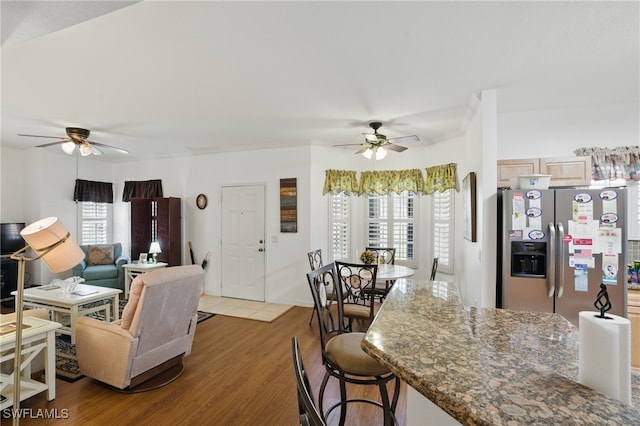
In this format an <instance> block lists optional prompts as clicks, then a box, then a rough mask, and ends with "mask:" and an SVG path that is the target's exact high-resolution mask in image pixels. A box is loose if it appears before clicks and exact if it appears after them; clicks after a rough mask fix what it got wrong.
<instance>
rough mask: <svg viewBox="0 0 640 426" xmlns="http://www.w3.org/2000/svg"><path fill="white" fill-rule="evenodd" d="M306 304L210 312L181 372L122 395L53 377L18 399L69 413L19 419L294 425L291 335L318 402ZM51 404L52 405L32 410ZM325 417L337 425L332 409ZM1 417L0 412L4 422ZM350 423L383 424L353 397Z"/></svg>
mask: <svg viewBox="0 0 640 426" xmlns="http://www.w3.org/2000/svg"><path fill="white" fill-rule="evenodd" d="M310 315H311V308H303V307H294V308H293V309H290V310H289V311H288V312H286V313H285V314H284V315H282V316H280V317H279V318H278V319H276V320H275V321H274V322H272V323H266V322H260V321H252V320H246V319H240V318H232V317H226V316H221V315H218V316H215V317H214V318H211V319H208V320H206V321H204V322H202V323H200V324H198V327H197V329H196V336H195V339H194V344H193V350H192V353H191V355H190V356H188V357H186V358H185V371H184V373H183V374H182V376H181V377H180V378H178V379H177V380H176V381H174V382H173V383H171V384H169V385H167V386H164V387H162V388H160V389H156V390H153V391H149V392H144V393H137V394H123V393H119V392H115V391H113V390H110V389H109V388H107V387H106V386H104V385H102V384H100V383H98V382H96V381H93V380H92V379H89V378H83V379H81V380H78V381H77V382H75V383H68V382H64V381H62V380H57V381H56V385H57V389H56V398H55V399H54V400H53V401H51V402H48V401H47V400H46V397H45V394H44V393H41V394H39V395H37V396H34V397H32V398H30V399H28V400H26V401H23V402H22V405H21V408H31V409H32V411H31V412H32V414H33V415H35V414H38V413H41V414H42V416H41V417H45V414H47V413H49V414H50V413H52V412H53V413H54V414H57V415H58V416H65V413H68V419H66V420H60V419H46V418H37V419H29V418H25V419H22V420H21V422H20V423H21V424H23V425H27V424H37V425H49V424H54V423H57V422H62V423H63V424H67V425H76V424H77V425H106V424H109V425H129V424H136V425H158V426H160V425H166V424H171V425H203V424H207V425H249V424H250V425H296V424H299V422H298V414H297V413H298V408H297V399H296V393H295V392H296V391H295V382H294V378H293V366H292V364H291V337H292V336H294V335H295V336H297V337H298V340H299V342H300V349H301V352H302V356H303V359H304V363H305V366H306V368H307V370H308V374H309V380H310V382H311V386H312V388H313V390H314V398H315V399H316V401H317V397H318V389H319V387H320V383H321V381H322V377H323V376H324V372H325V369H324V366H323V365H322V364H321V362H320V344H319V343H318V339H319V334H318V330H317V324H316V322H315V320H314V323H313V326H312V327H309V325H308V323H309V317H310ZM405 392H406V387H405V385H404V384H403V385H402V389H401V393H400V401H399V403H398V409H397V413H396V414H397V417H398V419H399V422H400V425H404V424H405V406H406V393H405ZM347 393H348V395H349V396H358V397H365V398H371V399H377V400H379V393H378V390H377V388H376V387H373V386H366V387H365V386H351V385H350V386H348V388H347ZM338 399H339V393H338V386H337V383H336V381H335V380H334V379H331V380H330V381H329V386H328V387H327V393H326V395H325V401H326V402H325V407H328V406H330V405H331V403H332V402H334V401H337V400H338ZM38 409H48V410H51V409H57V411H47V412H44V411H38ZM335 414H336V415H333V414H332V416H331V417H330V418H329V419H328V420H329V424H337V413H335ZM4 422H5V419H4V418H3V424H4ZM347 424H348V425H376V424H382V414H381V411H380V409H379V408H377V407H373V406H370V405H367V404H351V406H350V407H349V411H348V416H347Z"/></svg>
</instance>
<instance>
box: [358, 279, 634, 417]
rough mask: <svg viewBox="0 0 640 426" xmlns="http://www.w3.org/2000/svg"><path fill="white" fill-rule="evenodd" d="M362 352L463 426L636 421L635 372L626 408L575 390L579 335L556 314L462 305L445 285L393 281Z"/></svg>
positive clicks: (580, 388) (587, 391) (577, 387)
mask: <svg viewBox="0 0 640 426" xmlns="http://www.w3.org/2000/svg"><path fill="white" fill-rule="evenodd" d="M362 348H363V349H364V351H365V352H367V353H368V354H370V355H371V356H372V357H374V358H375V359H377V360H379V361H380V362H381V363H383V364H385V365H387V366H388V367H389V368H390V369H391V370H392V371H393V372H394V373H395V374H396V375H397V376H399V377H400V378H401V379H402V380H404V381H405V382H406V383H407V384H408V385H409V386H411V387H412V388H413V389H415V390H416V391H417V392H419V393H420V394H421V395H423V396H424V397H425V398H426V399H424V403H425V404H431V403H433V404H435V405H436V406H437V407H439V409H441V410H443V411H444V412H446V413H448V414H449V415H450V416H451V417H453V419H455V420H456V421H457V422H459V423H462V424H469V425H471V424H473V425H476V424H479V425H507V424H508V425H517V424H527V425H530V424H554V425H571V424H580V425H584V424H598V425H601V424H612V425H613V424H615V425H625V424H628V425H638V424H639V422H640V375H638V374H637V373H632V395H633V396H632V406H627V405H624V404H621V403H620V402H618V401H617V400H615V399H611V398H609V397H607V396H605V395H603V394H601V393H599V392H596V391H594V390H592V389H590V388H587V387H586V386H583V385H581V384H580V383H578V382H577V380H578V379H577V378H578V330H577V329H576V327H574V326H573V325H572V324H571V323H570V322H568V321H567V320H565V319H564V318H563V317H562V316H560V315H558V314H547V313H534V312H518V311H509V310H503V309H492V308H466V307H464V306H463V305H462V303H461V300H460V297H459V295H458V291H457V289H456V286H455V284H453V283H448V282H441V281H420V280H409V279H403V280H398V281H397V282H396V283H395V285H394V286H393V288H392V290H391V292H390V293H389V294H388V296H387V298H386V300H385V302H384V304H383V305H382V307H381V309H380V311H379V313H378V315H377V316H376V318H375V320H374V322H373V323H372V325H371V327H369V330H368V331H367V334H366V336H365V339H364V340H363V342H362ZM427 400H428V401H427ZM429 401H431V402H429ZM419 402H420V401H419ZM410 403H414V404H415V400H413V402H412V401H411V400H408V406H407V413H408V424H411V422H410V421H411V419H410V413H411V410H412V407H410V406H409V404H410ZM428 423H429V419H428V418H425V419H423V422H422V423H421V424H428Z"/></svg>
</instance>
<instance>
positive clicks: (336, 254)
mask: <svg viewBox="0 0 640 426" xmlns="http://www.w3.org/2000/svg"><path fill="white" fill-rule="evenodd" d="M329 200H330V201H329V210H330V211H329V218H330V219H329V220H330V222H331V226H330V232H331V235H330V241H331V256H332V259H334V260H337V259H348V258H349V240H350V238H351V235H350V226H349V224H350V222H351V209H350V202H349V197H348V196H347V195H345V194H344V193H340V194H336V195H331V196H330V197H329Z"/></svg>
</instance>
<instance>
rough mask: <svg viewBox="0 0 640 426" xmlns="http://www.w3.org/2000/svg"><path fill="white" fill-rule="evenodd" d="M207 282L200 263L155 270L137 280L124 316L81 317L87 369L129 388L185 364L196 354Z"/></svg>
mask: <svg viewBox="0 0 640 426" xmlns="http://www.w3.org/2000/svg"><path fill="white" fill-rule="evenodd" d="M203 283H204V271H203V270H202V268H201V267H200V266H198V265H189V266H176V267H171V268H166V269H159V270H156V271H151V272H148V273H146V274H142V275H138V276H137V277H136V278H135V279H134V280H133V283H132V286H131V291H130V294H129V301H128V303H127V304H126V305H125V307H124V311H123V312H122V319H120V320H119V321H115V322H111V323H108V322H103V321H98V320H96V319H93V318H88V317H81V318H78V324H77V327H76V351H77V353H78V364H79V365H80V371H81V372H82V374H84V375H86V376H89V377H92V378H94V379H97V380H99V381H101V382H104V383H107V384H109V385H111V386H114V387H116V388H119V389H126V388H133V387H134V386H136V385H138V384H140V383H142V382H144V381H146V380H148V379H150V378H151V377H154V376H155V375H157V374H160V373H162V372H164V371H165V370H167V369H169V368H172V369H175V368H173V367H175V366H176V365H181V362H182V357H183V356H185V355H189V354H190V353H191V344H192V342H193V337H194V334H195V329H196V323H197V320H198V314H197V310H198V301H199V298H200V295H201V294H202V289H203ZM179 371H181V369H180V370H179Z"/></svg>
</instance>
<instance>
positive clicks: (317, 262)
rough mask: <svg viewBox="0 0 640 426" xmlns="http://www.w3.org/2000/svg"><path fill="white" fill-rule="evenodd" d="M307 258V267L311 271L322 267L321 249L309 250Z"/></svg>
mask: <svg viewBox="0 0 640 426" xmlns="http://www.w3.org/2000/svg"><path fill="white" fill-rule="evenodd" d="M307 257H308V258H309V267H311V270H312V271H313V270H315V269H318V268H319V267H321V266H323V263H322V249H316V250H311V251H310V252H308V253H307Z"/></svg>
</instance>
